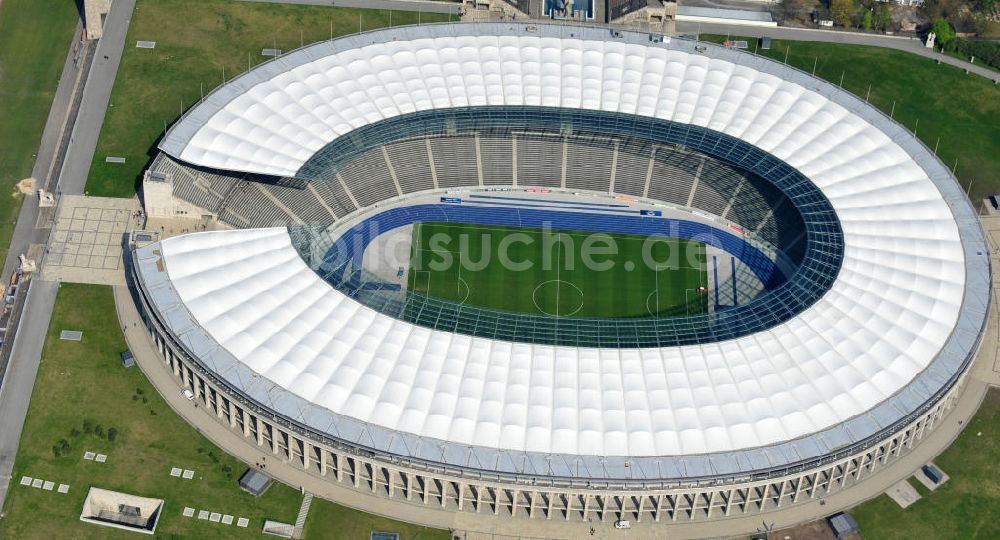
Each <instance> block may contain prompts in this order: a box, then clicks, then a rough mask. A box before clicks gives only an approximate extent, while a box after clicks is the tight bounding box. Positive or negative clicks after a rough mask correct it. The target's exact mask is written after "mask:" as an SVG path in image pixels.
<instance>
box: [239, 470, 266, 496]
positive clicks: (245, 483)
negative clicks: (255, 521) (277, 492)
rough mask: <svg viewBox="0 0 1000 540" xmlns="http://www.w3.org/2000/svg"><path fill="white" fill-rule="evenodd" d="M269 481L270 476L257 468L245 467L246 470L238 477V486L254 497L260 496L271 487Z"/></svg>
mask: <svg viewBox="0 0 1000 540" xmlns="http://www.w3.org/2000/svg"><path fill="white" fill-rule="evenodd" d="M271 482H273V480H272V479H271V477H270V476H268V475H266V474H264V473H262V472H260V471H258V470H257V469H247V472H245V473H243V476H241V477H240V488H241V489H242V490H243V491H246V492H247V493H250V494H252V495H253V496H254V497H260V496H261V495H263V494H264V492H265V491H267V488H269V487H271Z"/></svg>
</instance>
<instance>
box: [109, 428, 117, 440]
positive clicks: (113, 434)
mask: <svg viewBox="0 0 1000 540" xmlns="http://www.w3.org/2000/svg"><path fill="white" fill-rule="evenodd" d="M117 438H118V428H110V429H108V440H109V441H111V442H115V439H117Z"/></svg>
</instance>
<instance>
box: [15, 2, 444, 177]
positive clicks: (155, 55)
mask: <svg viewBox="0 0 1000 540" xmlns="http://www.w3.org/2000/svg"><path fill="white" fill-rule="evenodd" d="M3 1H4V2H5V3H6V2H7V0H3ZM418 18H419V19H420V20H421V21H422V22H436V21H447V20H448V15H445V14H433V13H423V14H418V13H416V12H404V11H393V12H392V13H391V15H390V12H389V11H381V10H372V9H349V8H332V7H322V6H303V5H287V4H269V3H256V2H235V1H232V0H138V2H137V4H136V9H135V13H134V14H133V16H132V23H131V25H130V27H129V31H128V37H127V39H126V41H125V52H124V55H123V57H122V64H121V67H120V68H119V70H118V77H117V79H116V80H115V86H114V89H113V91H112V93H111V104H110V107H109V109H108V115H107V117H106V118H105V120H104V126H103V127H102V129H101V136H100V139H99V140H98V143H97V152H96V153H95V155H94V163H93V164H92V165H91V168H90V176H89V177H88V180H87V191H88V193H89V194H90V195H100V196H111V197H131V196H132V195H134V194H135V191H136V187H137V184H138V181H139V179H140V175H141V174H142V171H143V170H144V169H145V167H146V164H147V163H148V161H149V160H150V159H151V158H152V156H154V155H155V154H156V144H157V143H158V142H159V139H160V137H161V136H162V135H163V128H164V123H166V125H170V124H172V123H173V122H174V121H175V120H176V119H177V118H178V117H179V116H180V114H181V112H182V111H183V110H185V109H186V108H187V107H190V106H191V105H192V104H193V103H194V102H196V101H198V100H199V99H200V97H201V95H202V92H204V93H206V94H207V93H208V92H209V91H211V90H212V89H213V88H215V87H216V86H218V85H219V84H221V83H222V72H223V69H225V74H226V80H230V79H232V78H233V77H235V76H236V75H239V74H240V73H243V72H245V71H246V70H247V62H248V61H249V62H250V63H251V64H258V63H260V62H263V61H265V60H268V58H266V57H263V56H261V54H260V53H261V49H263V48H265V47H267V48H270V47H276V48H279V49H282V50H284V51H290V50H292V49H295V48H298V47H299V45H300V44H301V43H305V44H309V43H313V42H316V41H322V40H327V39H330V35H331V28H332V33H333V35H336V36H339V35H344V34H351V33H354V32H357V31H358V27H359V22H360V24H361V26H362V27H363V28H364V29H365V30H370V29H373V28H380V27H383V26H388V25H389V24H390V19H391V24H392V25H394V26H396V25H401V24H413V23H416V22H417V19H418ZM137 40H149V41H155V42H156V48H155V49H138V48H136V47H135V42H136V41H137ZM109 155H112V156H122V157H124V158H126V160H127V161H126V163H124V164H114V163H105V161H104V158H105V157H106V156H109Z"/></svg>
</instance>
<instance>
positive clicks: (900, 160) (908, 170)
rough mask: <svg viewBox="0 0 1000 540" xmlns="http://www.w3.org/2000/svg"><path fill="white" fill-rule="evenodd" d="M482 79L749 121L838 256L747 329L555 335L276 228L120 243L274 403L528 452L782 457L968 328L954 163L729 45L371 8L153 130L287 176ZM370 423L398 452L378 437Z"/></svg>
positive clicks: (796, 455) (861, 418)
mask: <svg viewBox="0 0 1000 540" xmlns="http://www.w3.org/2000/svg"><path fill="white" fill-rule="evenodd" d="M531 29H533V30H531ZM571 33H572V34H573V37H570V34H571ZM560 36H561V37H560ZM699 47H700V46H699ZM487 104H536V105H550V106H561V107H576V108H587V109H600V110H610V111H620V112H625V113H630V114H639V115H648V116H655V117H658V118H664V119H668V120H672V121H675V122H682V123H691V124H697V125H699V126H704V127H707V128H710V129H713V130H716V131H720V132H723V133H727V134H729V135H732V136H735V137H738V138H740V139H743V140H745V141H747V142H749V143H751V144H754V145H756V146H758V147H760V148H762V149H764V150H766V151H768V152H770V153H772V154H774V155H775V156H777V157H779V158H781V159H783V160H785V161H786V162H787V163H789V164H790V165H792V166H793V167H795V168H797V169H798V170H799V171H801V172H802V173H803V174H804V175H806V176H807V177H808V178H810V179H811V180H812V181H813V182H814V183H815V184H816V186H817V187H818V188H819V189H820V190H821V191H822V192H823V193H824V194H825V195H826V196H827V197H828V199H829V201H830V203H831V204H832V206H833V208H834V209H835V210H836V212H837V214H838V216H839V218H840V220H841V223H842V228H843V234H844V244H845V256H844V262H843V267H842V269H841V272H840V275H839V276H838V278H837V280H836V282H835V283H834V285H833V286H832V288H831V290H830V291H829V292H828V293H827V294H826V295H825V296H823V297H822V298H821V299H820V300H819V301H818V302H817V303H816V304H814V305H813V306H811V307H810V308H808V309H806V310H805V311H804V312H802V313H801V314H799V315H798V316H797V317H795V318H794V319H792V320H789V321H787V322H785V323H783V324H781V325H779V326H776V327H773V328H771V329H769V330H767V331H763V332H760V333H757V334H754V335H750V336H745V337H743V338H739V339H735V340H731V341H726V342H722V343H714V344H707V345H697V346H686V347H673V348H662V349H623V350H618V349H593V348H567V347H557V346H545V345H537V344H534V345H532V344H521V343H508V342H500V341H492V340H488V339H485V338H476V337H470V336H465V335H455V334H450V333H445V332H440V331H433V330H429V329H426V328H422V327H418V326H414V325H412V324H409V323H406V322H403V321H400V320H396V319H393V318H391V317H389V316H387V315H383V314H381V313H378V312H376V311H373V310H371V309H369V308H367V307H365V306H362V305H360V304H358V303H357V302H355V301H353V300H351V299H349V298H347V297H345V296H344V295H343V294H342V293H340V292H339V291H337V290H335V289H334V288H332V287H331V286H330V285H328V284H326V283H325V282H323V281H322V280H321V279H319V278H318V276H317V275H316V274H315V273H314V272H312V271H311V270H310V269H309V268H308V267H307V266H306V264H305V263H304V262H303V261H302V260H301V259H300V258H299V256H298V254H297V252H296V250H295V249H294V248H293V247H292V245H291V243H290V240H289V237H288V234H287V232H286V231H285V230H284V229H260V230H242V231H227V232H208V233H197V234H191V235H186V236H182V237H175V238H170V239H167V240H164V241H163V242H161V243H160V244H157V245H154V246H151V247H148V248H144V249H143V250H140V252H139V253H138V255H137V260H138V262H139V266H138V271H139V275H140V278H141V280H142V281H143V282H144V283H145V286H146V287H147V288H148V289H149V290H150V291H151V292H150V296H151V297H152V299H153V303H154V305H155V306H156V307H157V309H158V310H159V311H160V312H161V314H162V315H163V319H164V321H165V324H166V325H167V326H168V328H170V330H171V331H172V332H173V333H174V334H175V335H176V336H178V339H179V340H180V341H181V342H182V343H184V344H185V346H186V347H188V348H189V350H190V351H192V352H193V353H194V354H195V355H200V356H201V357H202V360H204V361H205V363H206V366H208V368H209V369H211V370H214V371H216V372H217V373H218V374H219V376H220V377H221V378H223V379H225V380H227V381H229V382H230V383H232V384H233V385H234V386H236V387H239V388H243V389H247V388H250V387H253V386H254V385H259V384H263V383H261V382H259V379H263V381H266V383H267V384H268V386H267V388H268V390H267V396H270V397H269V398H267V399H264V398H255V399H258V400H259V401H261V403H265V404H268V403H270V404H271V405H269V406H272V407H273V408H275V409H277V410H279V411H280V410H283V409H288V410H291V409H293V408H294V407H292V406H291V405H289V404H290V403H295V404H296V405H295V407H298V409H297V410H298V413H297V414H289V416H292V417H295V419H296V421H299V422H302V423H303V424H305V425H308V426H309V427H310V428H311V429H316V430H318V431H321V432H325V433H336V430H335V429H333V428H331V425H332V424H331V425H319V422H313V421H310V415H311V414H313V413H311V412H309V411H311V410H313V409H315V410H320V411H323V414H328V413H332V414H333V417H334V418H346V419H349V420H350V421H351V422H355V421H357V422H360V423H361V425H363V426H370V427H371V432H378V433H383V434H384V433H390V434H392V433H398V434H401V435H400V437H402V438H403V439H406V437H411V436H416V437H419V438H420V439H421V440H425V439H431V440H434V441H438V442H444V443H449V444H452V443H453V444H455V445H458V446H466V447H469V448H480V449H481V448H485V449H492V450H497V449H499V450H509V451H513V452H523V453H528V454H532V455H534V454H549V455H551V454H560V455H570V456H623V457H626V458H635V457H638V456H704V455H706V454H714V453H727V452H729V453H731V452H734V451H737V450H746V449H754V448H757V449H761V448H765V447H768V448H775V449H777V450H774V451H773V452H772V453H770V454H767V453H762V454H757V456H758V457H759V458H760V462H757V463H754V462H753V461H754V458H748V459H749V461H748V462H745V463H744V462H740V463H737V462H739V460H740V459H743V458H740V457H738V456H737V457H733V458H732V459H733V462H734V464H732V465H725V464H724V465H719V464H718V463H713V464H711V465H704V469H703V470H701V469H699V470H698V471H697V472H704V473H705V474H714V473H718V472H720V470H753V469H755V468H760V467H766V466H774V465H776V464H782V463H792V462H796V461H797V460H801V459H805V458H810V457H815V456H818V455H823V454H824V453H827V452H831V451H833V450H836V449H838V448H843V447H844V446H845V445H849V444H851V443H855V442H858V441H859V440H862V439H864V438H865V437H868V436H872V435H873V434H875V433H877V432H879V431H880V430H884V429H888V428H889V427H891V426H893V425H894V422H897V421H899V420H900V419H902V418H905V417H906V415H908V414H911V413H913V412H914V411H915V410H917V409H918V408H920V407H921V406H923V404H924V403H925V402H926V401H927V400H929V399H931V398H932V397H933V396H934V395H935V393H936V392H938V391H939V390H940V389H941V388H943V387H946V386H948V385H949V384H951V383H952V382H954V380H955V377H957V374H958V373H959V372H960V371H961V370H962V369H964V367H965V366H966V362H967V361H968V358H969V357H970V356H971V354H972V352H973V350H974V348H975V347H976V345H977V343H978V336H979V332H980V330H981V327H982V324H983V321H984V320H985V312H986V306H987V302H988V290H989V268H988V261H987V259H986V255H985V252H984V248H983V241H982V236H981V232H980V230H979V228H978V225H977V222H976V220H975V216H974V214H973V213H972V211H971V208H970V207H969V205H968V202H967V200H966V199H965V198H964V197H963V194H962V193H961V190H960V189H959V188H958V187H957V185H955V182H954V179H953V178H952V177H951V176H950V175H949V174H948V171H947V170H946V169H945V168H944V167H943V166H942V165H941V164H940V162H939V161H937V159H936V158H934V157H933V156H932V155H931V154H930V153H929V152H928V151H927V149H926V148H925V147H923V146H922V145H921V144H920V143H919V142H918V141H916V140H915V139H914V138H913V137H912V136H911V135H910V134H909V133H908V132H906V131H905V130H903V129H902V128H900V127H899V126H898V125H896V124H895V123H893V122H891V121H890V120H889V119H887V118H885V117H884V116H882V115H881V114H880V113H878V112H877V111H874V110H873V109H871V108H870V107H868V106H867V105H866V104H864V103H863V102H860V101H859V100H857V99H856V98H854V97H853V96H850V95H848V94H847V93H845V92H843V91H841V90H839V89H838V88H836V87H834V86H832V85H829V84H827V83H824V82H822V81H819V80H816V79H813V78H811V77H809V76H808V75H805V74H803V73H801V72H798V71H795V70H792V69H790V68H788V67H786V66H782V65H780V64H776V63H774V62H770V61H766V60H763V59H760V58H757V57H753V56H750V55H746V54H741V53H736V52H734V51H728V50H724V49H721V48H717V47H712V46H707V48H705V49H704V50H702V51H699V50H695V45H694V44H693V43H690V42H681V41H678V40H674V41H673V42H672V43H670V44H663V43H652V42H649V40H648V39H647V38H646V35H645V34H630V33H625V34H624V38H622V39H616V38H612V37H611V36H610V35H609V34H608V32H607V31H606V30H600V29H582V28H573V27H548V26H545V25H537V26H532V27H524V26H521V25H509V24H497V25H450V26H439V27H434V26H430V27H420V28H408V29H396V30H392V31H386V32H375V33H372V34H364V35H361V36H355V37H351V38H347V39H345V40H337V41H334V42H331V43H325V44H320V45H317V46H312V47H307V48H305V49H303V50H300V51H298V52H296V53H293V54H290V55H287V56H285V57H282V58H281V59H279V60H276V61H274V62H272V63H268V64H266V65H265V66H264V67H263V68H261V69H260V70H255V71H252V72H250V74H249V76H248V77H247V78H246V79H245V80H241V79H236V80H234V81H233V82H232V83H230V87H229V88H228V89H227V88H223V89H222V90H220V91H218V92H216V93H215V94H213V95H212V96H210V97H209V98H207V99H206V101H205V103H203V104H202V105H201V106H199V107H197V108H195V109H194V110H193V111H192V112H191V113H190V114H189V115H187V116H186V117H185V118H184V119H183V120H182V121H181V122H180V123H179V124H178V125H177V126H175V127H174V128H173V129H172V130H171V133H170V134H169V135H168V137H167V139H166V141H165V142H164V144H163V149H164V150H165V151H167V152H168V153H171V154H173V155H175V156H176V157H179V158H181V159H183V160H185V161H189V162H191V163H195V164H199V165H204V166H209V167H216V168H221V169H233V170H243V171H251V172H258V173H268V174H280V175H291V174H294V172H295V171H296V170H297V169H298V168H299V167H300V166H301V165H302V163H304V162H305V161H306V160H307V159H308V158H309V157H310V156H311V155H312V154H313V153H314V152H315V151H317V150H318V149H320V148H321V147H322V146H324V145H325V144H327V143H329V142H330V141H331V140H333V139H334V138H335V137H338V136H341V135H343V134H345V133H347V132H349V131H351V130H352V129H355V128H358V127H360V126H363V125H366V124H368V123H371V122H375V121H378V120H380V119H383V118H387V117H390V116H394V115H399V114H403V113H406V112H410V111H415V110H424V109H429V108H445V107H455V106H464V105H487ZM970 292H972V293H973V294H971V295H970V294H969V293H970ZM251 378H255V380H254V381H251V380H250V379H251ZM258 390H259V389H258ZM246 391H247V393H248V394H251V395H252V394H253V391H251V390H246ZM259 391H261V392H263V390H259ZM279 394H280V396H281V397H280V398H275V397H274V396H276V395H279ZM268 399H271V400H273V401H268ZM281 400H285V401H281ZM317 414H318V413H317ZM844 426H847V427H844ZM813 435H815V436H816V437H812V438H808V439H803V438H804V437H809V436H813ZM396 440H398V439H396ZM407 440H409V439H407ZM366 441H367V439H366ZM365 444H367V445H369V446H371V445H372V444H374V446H379V447H381V449H382V450H385V451H390V452H393V453H406V451H403V450H399V449H398V448H394V447H393V442H392V441H391V440H389V441H375V443H368V442H366V443H365ZM796 445H797V446H796ZM407 451H410V452H411V453H412V454H416V453H418V452H417V451H416V450H413V449H412V448H411V449H410V450H407ZM765 454H766V455H765ZM727 455H730V456H732V455H733V454H727ZM441 459H442V460H445V461H447V459H445V458H444V457H442V458H441ZM691 463H694V461H692V462H691ZM687 467H689V469H688V470H687V471H682V472H681V473H680V475H681V476H683V475H685V474H687V475H690V474H692V473H691V469H690V468H691V467H694V465H690V464H689V465H687ZM649 474H650V475H651V476H653V477H656V475H657V474H659V475H660V476H659V477H663V476H666V473H665V472H663V471H660V473H656V472H653V473H649ZM607 475H610V476H614V474H612V473H607ZM637 475H638V473H637Z"/></svg>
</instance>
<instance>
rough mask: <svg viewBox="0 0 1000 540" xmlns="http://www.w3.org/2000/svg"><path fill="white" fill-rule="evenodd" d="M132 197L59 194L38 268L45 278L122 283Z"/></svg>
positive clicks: (134, 204) (134, 201)
mask: <svg viewBox="0 0 1000 540" xmlns="http://www.w3.org/2000/svg"><path fill="white" fill-rule="evenodd" d="M137 210H139V200H138V199H136V198H131V199H119V198H112V197H87V196H85V195H63V196H62V201H61V204H60V205H59V215H58V216H56V221H55V230H54V231H53V232H52V238H51V239H50V240H49V244H48V246H47V249H48V255H46V257H45V266H44V267H43V268H42V272H41V274H42V278H43V279H45V280H47V281H69V282H72V283H93V284H99V285H124V284H125V267H124V266H123V264H122V251H123V246H124V236H125V234H126V233H127V232H128V230H129V229H132V228H136V227H137V225H138V221H136V219H135V217H134V216H135V212H136V211H137Z"/></svg>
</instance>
